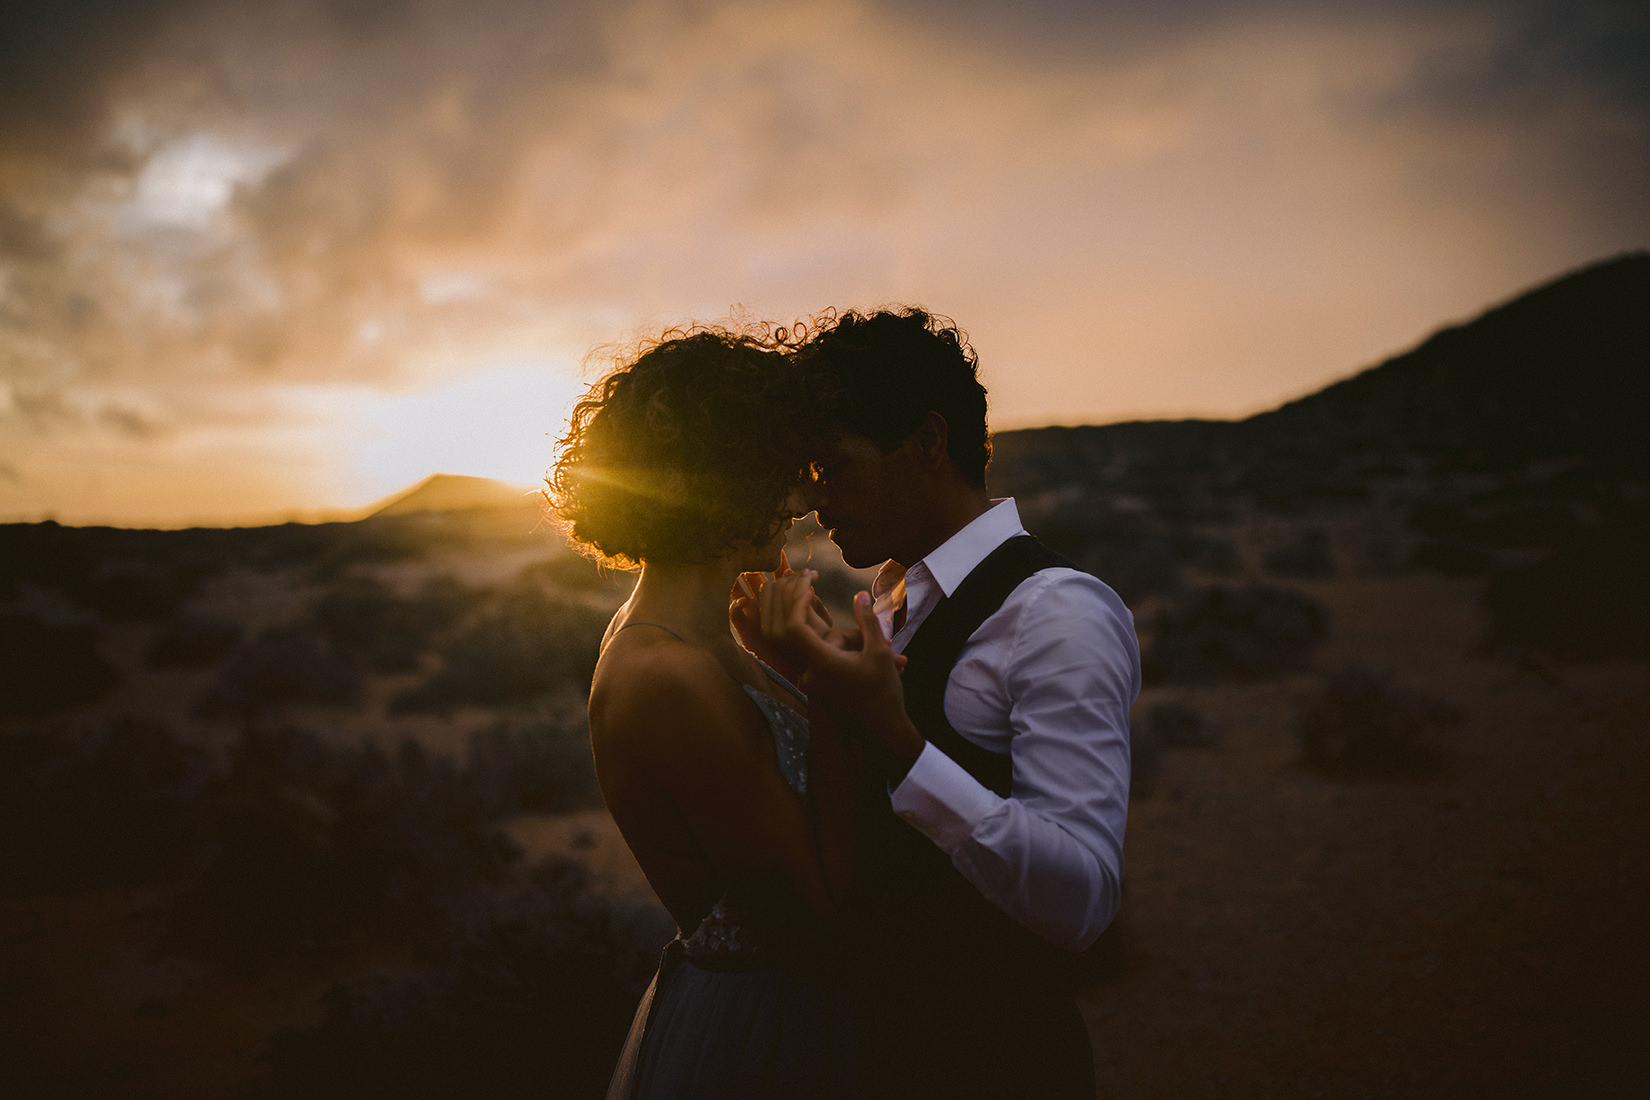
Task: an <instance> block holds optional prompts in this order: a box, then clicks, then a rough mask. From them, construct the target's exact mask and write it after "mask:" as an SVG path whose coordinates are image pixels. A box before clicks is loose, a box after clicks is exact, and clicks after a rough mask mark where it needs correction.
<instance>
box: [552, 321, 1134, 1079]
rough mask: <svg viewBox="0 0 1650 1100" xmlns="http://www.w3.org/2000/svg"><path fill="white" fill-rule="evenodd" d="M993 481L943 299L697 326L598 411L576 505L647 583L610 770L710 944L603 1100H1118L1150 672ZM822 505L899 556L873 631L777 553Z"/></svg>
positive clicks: (606, 658)
mask: <svg viewBox="0 0 1650 1100" xmlns="http://www.w3.org/2000/svg"><path fill="white" fill-rule="evenodd" d="M989 458H990V444H989V441H988V436H987V431H986V397H985V389H984V387H983V386H982V385H981V384H980V382H979V380H978V377H977V363H976V360H975V356H974V353H973V350H972V349H971V348H970V347H969V346H968V343H967V341H966V339H965V337H964V336H963V335H962V334H961V333H960V332H959V331H958V330H957V329H956V328H955V327H954V326H952V325H950V324H949V323H947V322H945V321H944V320H943V319H940V318H936V317H933V316H931V315H929V314H927V313H925V312H923V311H921V310H917V309H899V310H883V311H877V312H873V313H868V314H861V313H854V312H848V313H844V314H842V315H840V316H831V317H830V318H829V320H828V321H827V322H826V323H824V324H822V325H819V326H817V327H815V328H812V329H809V330H805V331H804V332H803V333H802V334H801V335H800V336H799V337H794V338H788V339H787V338H783V337H782V338H781V339H778V340H775V339H769V338H761V337H755V336H750V335H743V334H739V333H733V332H726V331H721V330H714V329H711V330H696V331H694V332H692V333H689V334H686V335H676V336H672V337H670V338H667V339H665V340H663V341H661V342H659V343H657V344H654V345H653V346H651V347H649V348H648V349H647V350H645V351H644V352H643V353H642V354H640V355H639V356H637V357H636V358H635V359H634V360H633V361H632V362H630V363H629V364H628V365H626V366H624V367H622V368H620V369H619V370H617V371H615V372H614V373H612V374H611V375H609V376H608V377H606V378H605V379H603V380H602V381H600V382H598V383H597V384H596V385H595V386H594V387H593V388H592V390H591V392H590V394H589V395H588V396H587V397H586V399H585V400H584V401H583V402H581V403H580V404H579V405H578V407H577V409H576V411H575V414H574V418H573V423H572V429H571V431H570V433H569V436H568V438H567V439H566V440H565V441H564V448H563V450H562V452H561V454H560V457H559V459H558V461H557V464H556V466H555V469H554V471H553V473H552V475H551V479H550V481H551V497H552V500H553V503H554V506H555V508H556V510H557V512H558V515H559V517H560V519H561V521H562V523H563V526H564V527H565V529H566V530H567V531H568V532H569V534H570V536H571V537H572V538H573V539H574V540H575V541H576V542H577V543H579V544H581V545H582V546H584V547H586V548H588V549H589V550H590V551H591V552H593V553H595V554H597V555H600V556H601V557H603V558H605V559H606V560H608V561H611V562H615V563H620V564H623V565H626V566H629V567H633V568H634V567H640V571H641V573H640V576H639V578H638V579H637V582H636V587H635V590H634V592H633V594H632V596H631V598H630V600H629V601H628V602H627V603H626V604H625V605H624V606H623V607H622V608H620V610H619V612H618V613H617V615H615V616H614V619H613V622H612V624H611V626H610V627H609V628H608V632H607V636H606V637H605V638H604V640H603V643H602V647H603V648H602V655H601V659H600V662H599V663H598V665H597V667H596V673H595V679H594V683H593V684H592V687H591V695H590V728H591V743H592V747H593V751H594V753H595V759H596V770H597V776H598V779H599V780H600V784H601V789H602V794H603V797H604V798H605V800H606V802H607V805H608V808H609V810H610V811H611V812H612V814H613V817H614V819H615V820H616V821H617V823H618V825H619V827H620V830H621V831H622V832H623V834H624V837H625V840H626V842H627V843H628V844H629V846H630V848H631V850H632V851H633V853H634V854H635V856H636V859H637V862H638V863H639V864H640V865H641V868H642V870H643V871H644V873H645V874H646V875H647V878H648V881H649V882H650V883H651V884H652V886H653V888H654V890H655V891H656V892H657V893H658V895H659V898H660V900H661V901H662V902H663V903H664V905H665V907H666V908H667V909H668V910H669V911H670V913H671V915H672V916H673V917H674V918H675V920H676V923H677V925H678V927H679V928H680V930H681V932H680V935H678V937H677V938H676V939H675V940H674V941H673V942H672V943H671V944H670V946H669V947H668V948H666V950H665V955H664V960H663V962H662V963H661V966H660V969H659V973H658V975H657V976H656V977H655V979H654V982H653V985H652V987H651V988H650V989H649V991H648V994H647V996H646V997H645V998H644V1000H643V1002H642V1005H641V1007H640V1008H639V1009H638V1011H637V1015H636V1022H635V1025H634V1026H633V1028H632V1030H631V1034H630V1036H629V1039H628V1040H627V1042H626V1046H625V1050H624V1052H623V1055H622V1056H621V1060H620V1064H619V1067H618V1069H617V1070H616V1071H615V1073H614V1078H613V1083H612V1086H611V1088H610V1091H609V1097H610V1100H617V1098H624V1100H631V1098H636V1100H657V1098H663V1097H672V1098H678V1097H679V1098H719V1100H720V1098H728V1100H746V1098H774V1100H805V1098H813V1097H819V1098H833V1100H834V1098H851V1097H900V1098H927V1097H932V1098H936V1100H937V1098H940V1097H945V1098H948V1100H949V1098H970V1097H978V1098H982V1100H983V1098H986V1097H991V1098H1018V1097H1028V1098H1029V1097H1035V1098H1050V1100H1067V1098H1070V1100H1077V1098H1084V1100H1087V1098H1091V1097H1093V1096H1094V1090H1095V1084H1094V1070H1093V1060H1092V1054H1091V1051H1090V1048H1089V1041H1088V1034H1087V1028H1086V1027H1085V1025H1084V1022H1083V1020H1082V1018H1081V1016H1080V1015H1079V1013H1078V1011H1077V1008H1076V1005H1075V1002H1074V1000H1073V996H1072V985H1073V982H1072V973H1073V969H1074V967H1073V963H1074V961H1075V958H1076V953H1077V952H1080V951H1082V950H1084V949H1085V948H1087V947H1088V946H1089V945H1090V944H1092V943H1093V942H1094V940H1095V939H1096V938H1097V937H1098V936H1099V935H1100V933H1101V932H1102V931H1103V930H1104V929H1105V927H1106V925H1107V924H1108V923H1110V921H1111V919H1112V918H1113V916H1114V915H1115V914H1116V911H1117V907H1118V902H1119V894H1120V882H1121V872H1122V848H1123V830H1124V823H1125V819H1126V816H1127V808H1128V784H1129V740H1128V712H1129V707H1130V705H1131V704H1132V703H1133V701H1134V698H1135V696H1136V694H1137V693H1138V691H1139V686H1140V661H1139V651H1138V646H1137V643H1136V640H1135V636H1134V628H1133V619H1132V616H1131V615H1130V613H1129V611H1128V609H1127V608H1126V607H1125V606H1124V605H1123V603H1122V602H1121V601H1120V600H1119V599H1118V597H1117V595H1116V594H1115V593H1114V592H1113V591H1112V590H1111V589H1110V588H1108V587H1107V586H1106V585H1105V584H1103V583H1102V582H1100V581H1099V580H1097V579H1096V578H1094V577H1092V576H1090V575H1088V574H1087V573H1084V572H1082V571H1081V570H1079V569H1077V568H1075V567H1074V566H1073V565H1072V564H1071V563H1070V562H1068V561H1066V560H1064V559H1063V558H1061V557H1060V556H1058V555H1057V554H1054V553H1053V552H1051V551H1049V550H1048V549H1046V548H1045V547H1043V546H1042V544H1040V543H1038V542H1037V541H1036V540H1035V539H1034V538H1032V537H1031V536H1029V535H1027V534H1026V532H1025V531H1024V530H1023V529H1022V527H1021V523H1020V518H1019V515H1018V512H1017V511H1016V509H1015V505H1014V502H1013V500H1011V499H1010V500H996V501H994V500H992V499H990V497H989V495H988V494H987V491H986V484H985V470H986V464H987V462H988V460H989ZM809 511H816V512H817V513H818V516H819V520H820V523H821V525H822V526H824V527H826V528H827V529H829V530H830V532H831V538H832V540H833V541H834V542H835V543H836V544H837V546H838V547H840V548H841V550H842V554H843V558H844V559H845V560H846V561H847V563H848V564H849V565H851V566H854V567H856V568H864V567H869V566H873V565H878V564H881V566H882V568H881V571H880V572H879V573H878V574H877V578H876V581H875V583H874V585H873V590H872V592H869V593H860V594H858V595H857V596H856V597H855V600H854V607H853V612H854V621H853V622H850V623H833V622H831V621H830V617H829V615H828V614H827V613H826V611H825V607H824V605H823V603H822V602H821V601H820V600H819V599H818V598H817V596H815V594H814V592H813V582H814V580H815V579H816V578H815V575H814V574H813V573H812V572H811V571H807V570H803V571H792V570H791V569H790V567H789V564H788V563H787V562H786V560H785V558H784V551H783V546H784V541H785V534H786V531H787V530H788V528H789V527H790V524H791V521H792V520H793V519H794V518H795V517H797V516H799V515H804V514H806V513H807V512H809ZM730 600H731V603H730Z"/></svg>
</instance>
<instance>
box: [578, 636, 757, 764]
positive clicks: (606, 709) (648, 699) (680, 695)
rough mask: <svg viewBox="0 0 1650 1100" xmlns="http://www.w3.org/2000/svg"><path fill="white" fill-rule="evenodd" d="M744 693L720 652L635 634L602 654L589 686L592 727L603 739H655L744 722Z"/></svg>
mask: <svg viewBox="0 0 1650 1100" xmlns="http://www.w3.org/2000/svg"><path fill="white" fill-rule="evenodd" d="M740 696H741V693H740V692H739V691H738V685H737V684H736V683H735V681H734V680H733V678H732V677H731V676H729V675H728V673H727V672H726V670H724V669H723V668H722V666H721V665H720V664H719V663H718V662H717V660H716V658H715V656H713V655H712V654H711V653H709V652H708V651H706V650H704V649H701V648H700V647H698V646H694V645H688V644H686V643H684V642H681V641H678V640H676V639H673V638H661V639H642V638H638V639H633V640H629V641H627V643H626V644H623V645H619V644H615V645H613V646H610V647H609V648H608V651H607V652H606V653H604V654H603V655H602V659H601V661H600V662H599V663H598V664H597V666H596V676H595V679H594V681H593V682H592V684H591V689H590V731H591V737H592V738H593V739H594V740H595V742H596V743H597V746H598V748H599V747H601V746H602V745H603V744H604V743H606V744H612V745H629V744H635V743H637V742H643V743H647V742H651V741H653V740H654V739H655V738H656V737H657V735H658V734H660V733H661V732H664V731H676V732H678V733H679V732H680V731H681V730H682V729H683V727H690V728H692V727H703V732H704V733H705V734H707V735H713V736H714V735H717V734H719V733H721V732H723V731H727V730H729V728H730V726H736V725H738V724H740V719H741V718H742V717H743V713H742V710H741V704H742V699H741V697H740Z"/></svg>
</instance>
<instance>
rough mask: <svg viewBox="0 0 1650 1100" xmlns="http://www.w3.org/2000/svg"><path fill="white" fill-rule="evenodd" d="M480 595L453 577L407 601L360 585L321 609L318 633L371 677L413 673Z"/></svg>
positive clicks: (333, 594)
mask: <svg viewBox="0 0 1650 1100" xmlns="http://www.w3.org/2000/svg"><path fill="white" fill-rule="evenodd" d="M473 600H474V596H473V595H472V594H470V593H469V592H467V591H466V590H465V589H464V587H463V586H462V585H460V584H459V583H458V582H457V581H455V580H453V579H452V578H450V577H444V578H439V579H437V580H434V581H432V582H430V583H429V584H427V585H426V586H425V587H424V588H423V589H422V590H421V591H420V592H419V593H418V594H417V595H416V596H412V597H410V598H404V597H400V596H397V595H395V594H394V593H393V592H390V591H389V590H387V589H386V588H384V587H383V586H382V585H380V584H377V583H372V582H364V581H357V582H355V583H353V584H351V585H349V586H348V587H344V588H342V589H341V590H338V591H334V592H330V593H328V594H327V595H326V596H324V597H322V599H321V601H320V602H319V603H318V604H317V605H316V607H315V611H314V614H313V620H314V623H315V626H316V629H317V630H319V632H320V633H321V634H322V635H324V636H325V637H326V638H327V639H328V640H329V641H330V642H331V643H332V646H333V648H334V650H335V651H336V652H338V653H339V654H340V655H342V656H345V657H348V658H349V659H351V660H352V661H353V662H354V663H356V664H357V665H358V666H360V667H362V668H363V669H366V670H368V671H371V672H384V673H395V672H411V671H413V670H414V669H416V668H417V667H418V659H419V658H420V657H421V656H422V655H423V654H424V653H425V652H427V651H428V650H429V649H430V648H431V647H432V645H433V644H434V640H435V638H436V636H437V635H439V634H440V633H442V632H443V631H446V630H447V629H448V628H450V627H451V626H453V625H454V624H455V623H457V622H458V620H459V619H460V618H461V617H462V616H463V615H464V614H465V612H467V611H468V610H469V609H470V605H471V603H472V602H473Z"/></svg>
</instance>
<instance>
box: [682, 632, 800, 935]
mask: <svg viewBox="0 0 1650 1100" xmlns="http://www.w3.org/2000/svg"><path fill="white" fill-rule="evenodd" d="M763 667H764V668H767V666H766V665H764V666H763ZM768 675H769V676H771V677H773V678H774V679H775V680H777V681H778V682H779V683H781V684H783V685H784V686H785V687H786V688H788V689H789V690H791V691H792V692H795V691H796V689H795V688H792V687H791V685H790V683H789V682H788V681H786V680H785V679H784V678H783V677H781V676H780V675H779V674H778V673H777V672H775V671H773V669H771V668H770V669H768ZM740 686H741V687H743V688H744V689H745V694H747V695H749V696H750V699H751V702H753V703H755V704H756V709H757V710H759V711H761V712H762V717H763V719H764V720H766V721H767V723H768V729H769V730H770V731H772V733H773V747H774V755H775V756H776V757H777V758H778V761H779V770H780V771H781V772H782V773H783V774H784V776H785V782H786V783H787V784H789V785H790V787H791V789H792V790H794V791H795V792H796V793H797V794H799V795H802V796H803V797H807V794H808V718H807V716H806V715H804V714H801V713H799V712H797V711H796V710H793V709H792V708H791V707H788V706H786V705H785V704H784V703H781V702H780V701H779V700H778V699H775V698H774V697H773V696H771V695H768V694H765V693H764V692H761V691H758V690H757V689H756V688H754V687H751V686H750V685H749V684H742V685H740ZM797 696H798V698H799V699H800V697H801V695H800V693H797ZM777 946H778V937H777V935H776V932H775V930H774V929H773V928H772V927H770V926H767V925H765V924H764V923H763V921H762V920H761V918H760V916H759V915H757V914H753V913H750V912H746V911H744V910H742V909H741V908H740V907H739V906H738V904H737V903H736V902H735V901H734V900H733V899H732V897H731V896H730V895H729V894H724V895H723V896H722V898H721V900H720V901H718V902H717V903H716V904H715V905H713V906H711V910H710V912H709V913H707V914H706V915H705V919H704V920H702V921H700V922H699V927H697V928H695V929H694V930H693V932H692V933H691V934H690V935H687V936H685V937H683V939H682V947H683V950H684V952H685V953H686V954H687V957H688V958H690V959H694V960H696V961H698V962H701V963H707V962H710V963H714V962H717V961H721V962H723V963H725V964H740V963H744V964H750V963H755V962H759V961H761V960H762V959H763V958H764V957H766V956H767V955H769V954H771V953H772V951H773V950H774V949H776V948H777Z"/></svg>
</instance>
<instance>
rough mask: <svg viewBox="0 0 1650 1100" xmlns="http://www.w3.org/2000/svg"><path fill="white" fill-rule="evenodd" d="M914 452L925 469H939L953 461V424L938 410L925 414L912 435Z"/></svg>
mask: <svg viewBox="0 0 1650 1100" xmlns="http://www.w3.org/2000/svg"><path fill="white" fill-rule="evenodd" d="M909 438H910V441H911V444H912V448H913V452H914V453H915V455H916V457H917V461H918V463H919V464H920V465H921V466H922V467H923V468H924V469H930V470H938V469H939V468H940V467H942V466H943V465H945V464H946V463H948V462H950V461H951V426H950V425H949V424H947V423H946V422H945V417H943V416H941V415H940V414H939V413H937V412H928V413H925V414H923V418H922V422H921V423H919V424H918V425H917V427H916V430H915V431H913V432H912V433H911V435H910V437H909Z"/></svg>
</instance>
